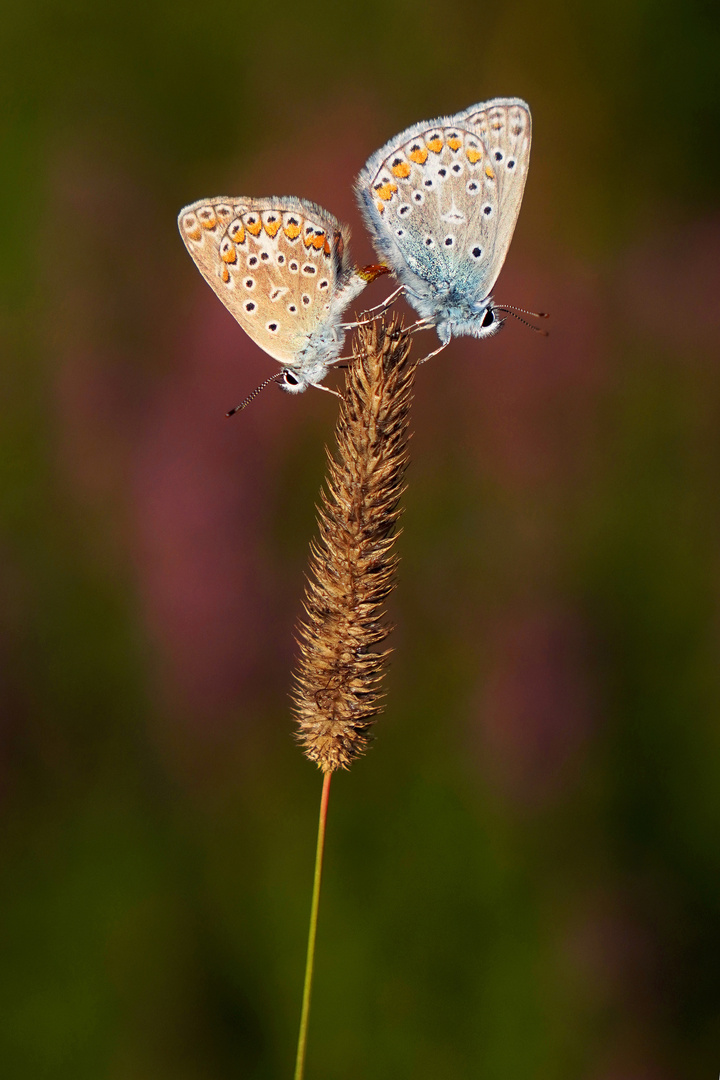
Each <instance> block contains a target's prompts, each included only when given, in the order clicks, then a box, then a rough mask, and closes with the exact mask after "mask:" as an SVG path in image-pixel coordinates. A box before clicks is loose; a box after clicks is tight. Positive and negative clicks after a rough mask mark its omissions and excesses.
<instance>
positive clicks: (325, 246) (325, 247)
mask: <svg viewBox="0 0 720 1080" xmlns="http://www.w3.org/2000/svg"><path fill="white" fill-rule="evenodd" d="M323 251H324V252H325V254H326V255H329V254H330V241H329V240H328V238H327V236H326V237H325V243H324V244H323Z"/></svg>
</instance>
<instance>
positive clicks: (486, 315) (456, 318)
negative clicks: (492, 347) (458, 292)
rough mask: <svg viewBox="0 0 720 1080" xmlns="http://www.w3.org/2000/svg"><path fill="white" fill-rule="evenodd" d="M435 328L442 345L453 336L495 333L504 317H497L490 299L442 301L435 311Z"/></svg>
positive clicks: (482, 336)
mask: <svg viewBox="0 0 720 1080" xmlns="http://www.w3.org/2000/svg"><path fill="white" fill-rule="evenodd" d="M435 320H436V321H435V328H436V330H437V335H438V337H439V338H440V340H441V341H442V343H443V345H447V343H448V342H449V341H450V339H451V338H454V337H464V336H466V335H467V336H469V337H476V338H487V337H492V335H493V334H497V332H498V330H500V329H501V328H502V325H503V323H504V319H501V318H499V317H498V315H497V313H496V311H495V308H494V307H493V304H492V300H491V299H490V297H488V298H487V299H486V300H482V301H480V302H474V303H468V302H462V301H460V302H457V303H452V302H450V303H447V302H444V303H443V305H442V307H439V308H438V309H437V310H436V312H435Z"/></svg>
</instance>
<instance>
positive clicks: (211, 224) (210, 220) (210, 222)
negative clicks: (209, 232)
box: [200, 214, 217, 229]
mask: <svg viewBox="0 0 720 1080" xmlns="http://www.w3.org/2000/svg"><path fill="white" fill-rule="evenodd" d="M200 224H201V225H202V227H203V229H214V228H215V226H216V225H217V218H216V217H215V215H214V214H210V215H209V217H203V218H201V219H200Z"/></svg>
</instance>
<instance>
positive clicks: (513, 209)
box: [457, 98, 532, 292]
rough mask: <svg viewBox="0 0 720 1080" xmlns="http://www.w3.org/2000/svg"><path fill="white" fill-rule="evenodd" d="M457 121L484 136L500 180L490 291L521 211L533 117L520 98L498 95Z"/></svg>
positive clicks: (462, 115) (472, 108)
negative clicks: (498, 96) (499, 96)
mask: <svg viewBox="0 0 720 1080" xmlns="http://www.w3.org/2000/svg"><path fill="white" fill-rule="evenodd" d="M457 122H458V123H463V124H464V125H467V126H468V127H469V128H470V130H471V131H473V132H474V134H476V135H478V136H479V137H480V138H481V139H482V141H483V145H484V146H485V148H486V150H487V152H488V155H489V158H490V164H491V165H492V168H493V170H494V172H495V175H496V180H497V205H498V213H497V233H496V237H495V243H494V247H493V252H492V259H491V263H490V269H491V273H490V275H489V277H490V278H491V280H489V283H488V285H487V291H488V292H490V291H491V290H492V288H493V286H494V284H495V281H496V280H497V277H498V274H499V273H500V271H501V269H502V266H503V263H504V262H505V257H506V256H507V253H508V248H509V247H510V241H511V240H512V238H513V233H514V232H515V226H516V224H517V219H518V217H519V214H520V206H521V203H522V199H523V194H524V192H525V182H526V180H527V174H528V168H529V165H530V147H531V144H532V117H531V115H530V109H529V107H528V105H527V104H526V102H524V101H522V100H521V99H520V98H495V99H494V100H493V101H488V102H484V103H483V104H480V105H473V106H472V107H471V108H469V109H466V110H465V112H464V113H461V114H459V115H458V117H457Z"/></svg>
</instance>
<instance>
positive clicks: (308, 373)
mask: <svg viewBox="0 0 720 1080" xmlns="http://www.w3.org/2000/svg"><path fill="white" fill-rule="evenodd" d="M327 373H328V369H327V365H326V364H320V363H317V364H314V365H313V366H312V367H310V368H303V370H300V369H298V368H285V369H284V371H281V372H280V377H279V379H278V386H280V387H281V388H282V389H283V390H285V391H286V393H288V394H302V393H303V391H305V390H307V388H308V386H316V385H317V384H318V383H319V382H320V381H321V379H324V378H325V376H326V375H327Z"/></svg>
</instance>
